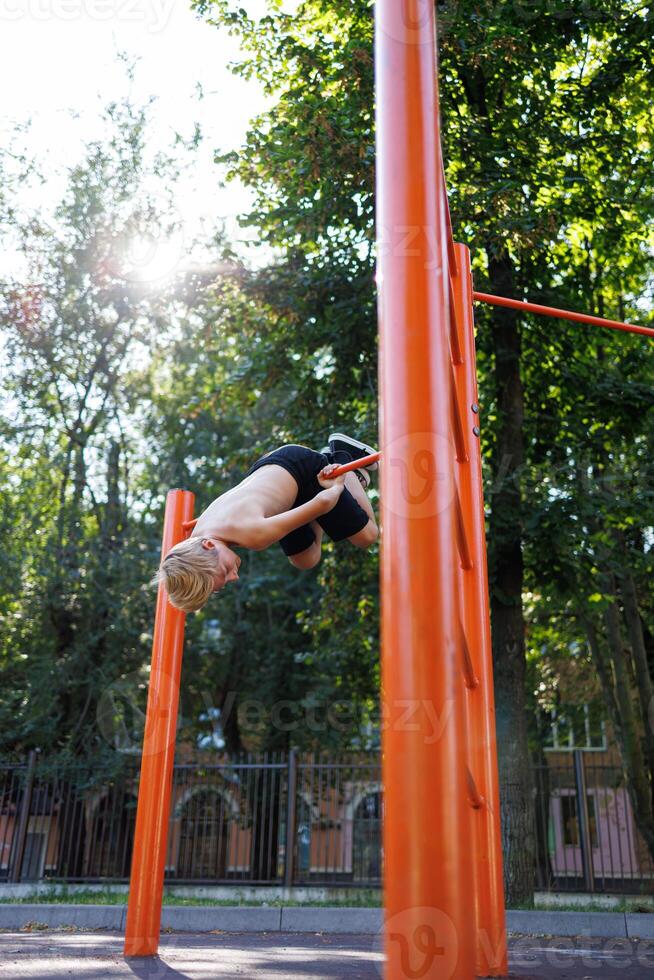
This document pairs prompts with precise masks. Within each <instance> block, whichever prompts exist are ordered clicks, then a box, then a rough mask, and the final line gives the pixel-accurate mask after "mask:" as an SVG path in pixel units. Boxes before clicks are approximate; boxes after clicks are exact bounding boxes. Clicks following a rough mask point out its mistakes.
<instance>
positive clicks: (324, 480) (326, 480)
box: [317, 463, 345, 496]
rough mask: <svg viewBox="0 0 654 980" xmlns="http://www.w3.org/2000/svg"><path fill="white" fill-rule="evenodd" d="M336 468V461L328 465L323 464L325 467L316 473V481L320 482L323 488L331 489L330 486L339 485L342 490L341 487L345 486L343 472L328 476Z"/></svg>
mask: <svg viewBox="0 0 654 980" xmlns="http://www.w3.org/2000/svg"><path fill="white" fill-rule="evenodd" d="M337 469H338V463H330V464H329V465H328V466H325V468H324V469H322V470H321V471H320V473H319V474H318V477H317V479H318V483H319V484H320V486H321V487H324V488H325V490H331V488H332V487H340V488H341V490H342V489H343V487H344V486H345V473H342V474H341V476H336V477H332V478H330V477H329V474H330V473H333V472H334V470H337ZM339 496H340V491H339Z"/></svg>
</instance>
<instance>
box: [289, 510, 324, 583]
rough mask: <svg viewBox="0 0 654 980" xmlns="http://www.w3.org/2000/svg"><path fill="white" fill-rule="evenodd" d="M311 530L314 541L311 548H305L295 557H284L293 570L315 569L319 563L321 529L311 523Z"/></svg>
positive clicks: (314, 522)
mask: <svg viewBox="0 0 654 980" xmlns="http://www.w3.org/2000/svg"><path fill="white" fill-rule="evenodd" d="M311 529H312V531H313V533H314V535H315V541H314V542H313V544H312V545H311V547H309V548H306V549H305V550H304V551H300V552H298V553H297V554H296V555H287V556H286V557H287V558H288V560H289V561H290V563H291V565H294V566H295V568H302V569H304V570H305V571H306V570H307V569H309V568H315V567H316V565H317V564H318V562H319V561H320V555H321V551H322V533H323V532H322V528H321V527H320V525H319V524H318V523H317V522H316V521H311Z"/></svg>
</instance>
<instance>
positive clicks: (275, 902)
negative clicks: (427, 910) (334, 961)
mask: <svg viewBox="0 0 654 980" xmlns="http://www.w3.org/2000/svg"><path fill="white" fill-rule="evenodd" d="M126 903H127V893H126V892H115V891H111V890H109V889H107V890H102V891H92V890H91V889H84V890H80V891H74V892H69V891H67V890H66V889H57V890H56V891H55V890H54V889H53V891H52V892H35V893H34V894H32V895H26V896H24V897H21V898H0V904H2V905H125V904H126ZM163 904H164V905H178V906H194V905H196V906H197V905H199V906H242V907H248V906H249V907H251V908H280V907H281V906H284V907H285V908H289V907H291V906H292V907H303V906H311V907H312V908H334V907H338V906H345V907H347V908H353V907H356V908H379V907H380V906H381V899H380V898H378V897H377V896H375V895H370V894H362V895H355V896H350V897H345V896H344V897H343V899H341V900H338V899H329V900H326V901H307V902H300V901H296V900H293V899H283V898H270V899H247V898H240V897H239V896H238V895H234V897H233V898H193V897H190V896H186V895H177V894H175V893H174V892H169V891H166V890H164V896H163Z"/></svg>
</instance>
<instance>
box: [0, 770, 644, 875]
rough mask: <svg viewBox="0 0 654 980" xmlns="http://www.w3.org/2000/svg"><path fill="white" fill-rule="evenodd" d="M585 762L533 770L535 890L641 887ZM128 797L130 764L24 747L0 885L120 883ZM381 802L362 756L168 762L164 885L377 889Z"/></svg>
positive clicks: (8, 791)
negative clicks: (85, 760)
mask: <svg viewBox="0 0 654 980" xmlns="http://www.w3.org/2000/svg"><path fill="white" fill-rule="evenodd" d="M559 759H560V756H559ZM594 759H595V756H593V754H592V753H583V752H581V751H577V752H574V753H571V754H570V762H569V764H567V765H564V764H557V765H554V764H548V765H542V766H539V767H535V768H534V770H533V779H534V804H535V806H534V810H535V827H536V840H537V865H536V877H537V887H538V888H539V889H542V890H556V891H562V890H567V891H584V892H586V891H596V892H608V891H611V892H613V891H622V892H630V893H646V892H651V891H653V890H654V887H653V885H654V866H653V864H652V860H651V856H650V855H649V853H648V850H647V848H646V846H645V844H644V841H643V839H642V837H641V835H640V834H639V832H638V829H637V826H636V822H635V820H634V816H633V812H632V809H631V804H630V801H629V795H628V792H627V788H626V785H625V781H624V776H623V773H622V771H621V770H620V769H619V768H617V767H613V766H606V765H598V764H595V761H594ZM426 778H428V776H426ZM137 792H138V762H137V760H131V761H125V763H124V764H123V766H122V768H121V770H120V771H119V772H118V773H117V774H115V775H113V776H112V777H111V778H107V777H104V778H99V777H98V775H97V774H96V773H94V772H93V770H92V769H90V768H88V767H81V766H73V767H70V766H69V767H67V768H66V769H65V770H62V769H57V770H56V771H55V772H53V771H52V768H51V767H49V766H48V765H47V763H46V762H42V761H40V760H39V759H38V758H37V757H36V756H35V755H34V754H32V755H31V756H30V758H29V759H28V760H27V761H26V762H25V763H23V764H14V765H5V766H2V767H1V768H0V880H2V881H9V882H18V881H24V882H25V881H40V880H44V879H50V880H54V881H65V882H88V883H91V882H94V883H96V882H103V881H115V882H120V881H126V880H127V879H128V876H129V868H130V862H131V849H132V841H133V836H134V822H135V816H136V800H137ZM407 805H410V801H407ZM382 806H383V803H382V786H381V772H380V762H379V757H378V756H377V755H373V754H368V755H359V756H348V757H341V758H338V759H325V758H308V757H303V756H298V755H297V754H296V753H294V752H292V753H290V754H289V755H284V756H282V755H261V756H254V755H247V756H242V757H238V758H233V759H228V758H217V757H215V756H207V758H206V759H205V758H201V759H196V760H194V761H192V762H179V763H178V764H176V765H175V768H174V773H173V791H172V806H171V817H170V830H169V840H168V853H167V860H166V881H167V882H168V883H170V884H172V883H175V882H177V883H180V884H182V883H184V884H191V883H203V884H228V883H241V884H251V885H264V884H265V885H270V884H275V885H282V884H283V885H286V886H291V885H315V884H321V885H332V886H333V885H348V886H351V887H364V886H365V887H376V886H379V885H380V884H381V877H382V844H381V825H382V824H381V822H382Z"/></svg>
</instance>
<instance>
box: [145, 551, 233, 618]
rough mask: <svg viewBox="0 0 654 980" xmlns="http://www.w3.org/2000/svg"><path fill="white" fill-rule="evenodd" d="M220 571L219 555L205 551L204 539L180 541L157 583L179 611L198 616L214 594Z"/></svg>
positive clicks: (167, 558)
mask: <svg viewBox="0 0 654 980" xmlns="http://www.w3.org/2000/svg"><path fill="white" fill-rule="evenodd" d="M217 571H218V562H217V557H216V552H215V550H214V549H213V548H211V549H207V548H203V547H202V538H198V537H195V538H187V539H186V541H180V542H179V544H176V545H175V546H174V547H173V548H171V549H170V551H169V552H168V554H167V555H166V556H165V558H164V559H163V560H162V562H161V565H160V566H159V571H158V572H157V574H156V575H155V577H154V581H155V582H163V584H164V586H165V588H166V592H167V593H168V598H169V599H170V602H171V604H172V605H173V606H175V608H176V609H183V611H184V612H197V610H198V609H201V608H202V606H203V605H204V604H205V602H206V601H207V599H208V598H209V596H210V595H211V593H212V592H213V591H214V589H215V586H214V578H215V575H216V572H217Z"/></svg>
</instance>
